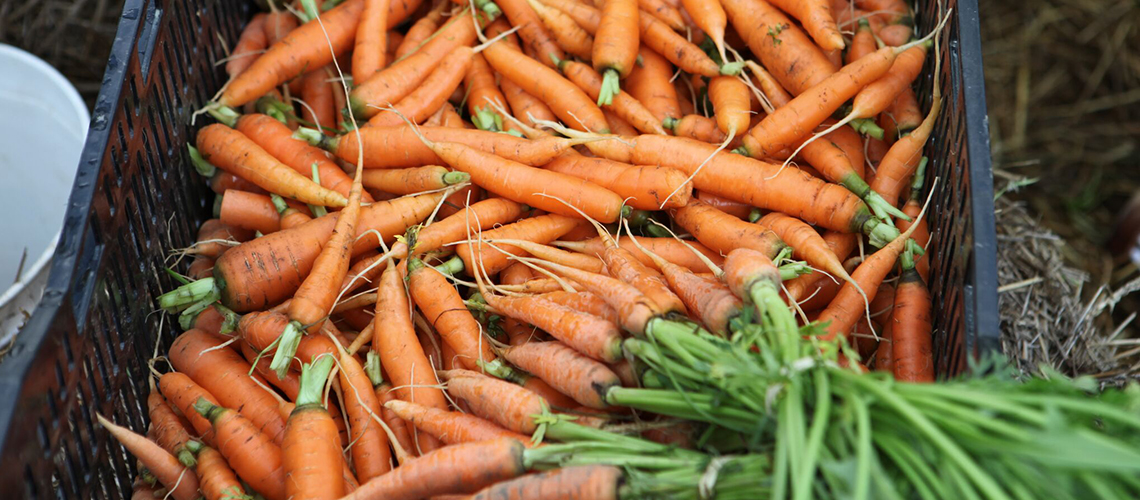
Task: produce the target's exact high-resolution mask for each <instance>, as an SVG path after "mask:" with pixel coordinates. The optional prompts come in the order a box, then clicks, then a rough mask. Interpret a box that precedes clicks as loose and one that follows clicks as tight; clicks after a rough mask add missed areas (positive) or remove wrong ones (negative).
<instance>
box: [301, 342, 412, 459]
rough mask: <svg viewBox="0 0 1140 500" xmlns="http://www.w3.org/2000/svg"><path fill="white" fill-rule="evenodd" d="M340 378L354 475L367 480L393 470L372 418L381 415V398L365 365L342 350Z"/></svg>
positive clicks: (383, 438)
mask: <svg viewBox="0 0 1140 500" xmlns="http://www.w3.org/2000/svg"><path fill="white" fill-rule="evenodd" d="M302 376H303V374H302ZM339 378H340V386H341V391H342V392H343V394H344V399H343V401H342V403H343V404H344V408H345V410H346V411H345V414H346V415H347V417H348V422H349V425H348V427H349V429H351V437H352V441H351V442H352V465H353V466H354V467H355V469H356V476H357V477H358V478H359V479H360V480H361V481H368V480H369V479H372V478H374V477H377V476H381V475H383V474H386V473H387V472H388V471H390V470H392V466H391V461H392V455H391V453H390V452H389V451H388V436H387V435H386V434H385V433H384V430H383V428H382V427H380V424H379V423H377V422H376V420H375V419H374V418H375V417H379V416H380V401H379V400H378V399H377V398H376V392H375V391H374V390H373V389H372V382H371V381H370V380H369V378H368V375H367V374H366V373H364V368H363V367H361V366H360V363H359V362H358V361H356V358H355V357H353V356H350V355H349V354H348V353H346V352H344V351H341V352H340V372H339ZM338 451H339V450H338Z"/></svg>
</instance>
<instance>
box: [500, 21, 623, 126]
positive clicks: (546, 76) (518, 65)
mask: <svg viewBox="0 0 1140 500" xmlns="http://www.w3.org/2000/svg"><path fill="white" fill-rule="evenodd" d="M527 8H529V7H527ZM595 45H596V44H595ZM483 57H484V58H486V59H487V63H488V64H490V65H491V67H492V68H495V71H498V72H499V74H500V75H502V76H503V77H504V78H506V79H508V80H510V81H511V82H513V83H515V84H517V85H518V86H519V88H521V89H522V90H524V91H526V92H527V93H528V94H530V95H533V96H535V97H537V98H538V99H540V100H541V101H542V102H544V103H546V105H547V106H549V107H550V109H551V111H553V112H554V114H555V115H557V116H558V118H559V119H561V120H562V121H563V122H564V123H566V124H568V125H569V126H570V127H573V128H575V129H578V130H583V131H594V132H603V133H604V132H605V131H606V130H607V125H606V119H605V116H604V115H602V110H601V109H600V108H598V106H597V105H596V104H594V101H593V100H591V99H590V96H588V95H586V93H585V92H584V91H582V89H580V88H578V86H577V85H574V84H573V83H571V82H570V81H568V80H567V79H566V78H563V77H562V75H560V74H558V72H557V71H555V70H553V69H550V68H548V67H546V66H544V65H543V64H542V63H539V62H538V61H536V60H534V59H531V58H530V57H527V56H526V55H525V54H523V53H522V52H519V51H518V50H515V49H512V48H511V47H510V45H509V44H508V43H507V42H504V41H502V40H500V41H498V42H495V43H492V44H491V45H488V46H486V48H484V49H483ZM552 64H553V63H552ZM512 109H513V106H512ZM515 112H516V113H517V112H518V110H515ZM524 116H525V115H524Z"/></svg>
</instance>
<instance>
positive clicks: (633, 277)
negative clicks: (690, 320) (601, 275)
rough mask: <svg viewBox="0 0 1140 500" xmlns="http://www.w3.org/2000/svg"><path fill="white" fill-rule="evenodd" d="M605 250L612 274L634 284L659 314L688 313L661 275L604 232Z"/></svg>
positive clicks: (603, 253) (604, 258)
mask: <svg viewBox="0 0 1140 500" xmlns="http://www.w3.org/2000/svg"><path fill="white" fill-rule="evenodd" d="M602 236H603V240H604V241H605V250H604V251H603V252H602V260H603V261H605V263H606V270H607V271H608V272H609V274H610V276H613V277H614V278H617V279H619V280H621V281H623V282H625V283H629V284H631V285H633V287H634V288H636V289H637V290H638V291H640V292H641V293H642V294H644V295H645V297H646V298H647V299H648V300H649V301H650V302H652V303H653V304H654V305H656V308H657V314H658V315H661V314H665V313H670V312H676V313H680V314H687V313H688V311H686V309H685V303H684V302H683V301H682V300H681V298H680V297H678V296H677V294H675V293H673V291H672V290H670V289H669V284H668V283H667V282H666V281H665V280H664V279H662V277H661V275H660V274H658V273H657V272H656V271H654V270H653V269H651V268H649V266H646V265H645V264H642V263H641V261H639V260H637V258H635V257H634V256H633V254H631V253H630V252H629V251H628V250H626V249H624V248H622V247H620V246H618V244H617V242H616V241H614V240H613V238H611V237H609V235H608V234H603V235H602Z"/></svg>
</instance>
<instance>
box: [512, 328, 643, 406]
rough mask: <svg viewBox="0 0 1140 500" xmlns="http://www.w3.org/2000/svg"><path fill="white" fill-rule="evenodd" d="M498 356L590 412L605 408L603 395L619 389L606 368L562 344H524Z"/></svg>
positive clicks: (618, 382)
mask: <svg viewBox="0 0 1140 500" xmlns="http://www.w3.org/2000/svg"><path fill="white" fill-rule="evenodd" d="M500 353H501V354H502V356H503V357H504V358H506V359H507V361H510V362H511V364H513V365H515V366H518V367H519V368H522V369H524V370H526V371H528V372H530V373H533V374H534V375H535V376H536V377H538V378H539V379H541V380H542V381H543V382H546V383H547V384H550V385H551V387H553V388H555V389H557V390H558V392H560V393H563V394H566V395H568V396H570V397H571V398H573V399H574V401H577V402H578V403H579V404H582V405H585V406H588V407H590V408H598V409H604V408H606V407H607V405H606V402H605V394H606V391H608V390H609V388H610V387H615V386H619V385H621V381H620V380H619V379H618V376H617V375H615V374H614V372H613V371H611V370H610V369H609V368H608V367H606V365H604V364H602V363H599V362H597V361H594V360H593V359H590V358H589V357H587V356H584V355H582V354H580V353H578V351H576V350H574V349H571V348H570V347H568V346H566V344H563V343H562V342H558V341H554V342H527V343H525V344H522V345H515V346H510V347H506V348H503V349H502V350H500Z"/></svg>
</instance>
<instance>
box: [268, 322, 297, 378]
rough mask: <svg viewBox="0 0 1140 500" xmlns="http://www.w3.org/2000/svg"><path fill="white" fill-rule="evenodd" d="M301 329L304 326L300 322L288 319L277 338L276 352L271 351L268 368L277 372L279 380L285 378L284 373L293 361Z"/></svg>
mask: <svg viewBox="0 0 1140 500" xmlns="http://www.w3.org/2000/svg"><path fill="white" fill-rule="evenodd" d="M303 331H304V327H303V326H302V325H301V324H300V323H297V322H296V321H290V322H289V324H288V325H285V330H284V331H282V332H281V337H279V338H278V339H277V340H278V341H277V352H275V353H273V361H272V362H271V363H269V369H270V370H273V372H274V373H276V374H277V378H278V379H279V380H285V375H286V374H287V373H288V372H289V365H291V364H292V363H293V356H294V355H295V354H296V353H297V347H298V346H299V345H300V344H301V334H302V332H303Z"/></svg>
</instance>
